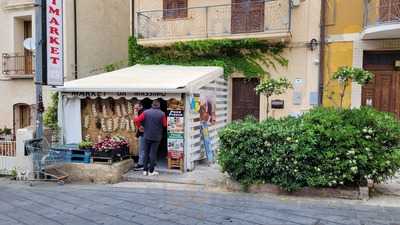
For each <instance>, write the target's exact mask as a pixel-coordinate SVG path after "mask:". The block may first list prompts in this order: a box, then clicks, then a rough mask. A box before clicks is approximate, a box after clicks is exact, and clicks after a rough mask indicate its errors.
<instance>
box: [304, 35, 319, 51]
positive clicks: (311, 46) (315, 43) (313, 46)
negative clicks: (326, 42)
mask: <svg viewBox="0 0 400 225" xmlns="http://www.w3.org/2000/svg"><path fill="white" fill-rule="evenodd" d="M318 44H319V43H318V40H317V39H315V38H313V39H311V41H310V42H309V43H307V46H308V48H309V49H310V50H311V51H314V50H315V49H317V48H318Z"/></svg>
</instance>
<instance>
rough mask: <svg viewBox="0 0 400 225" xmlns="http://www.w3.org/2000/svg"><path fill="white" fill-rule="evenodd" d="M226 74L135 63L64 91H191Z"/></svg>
mask: <svg viewBox="0 0 400 225" xmlns="http://www.w3.org/2000/svg"><path fill="white" fill-rule="evenodd" d="M221 75H223V68H221V67H204V66H200V67H198V66H170V65H136V66H132V67H129V68H125V69H121V70H117V71H113V72H109V73H103V74H99V75H94V76H90V77H87V78H83V79H79V80H74V81H69V82H65V84H64V86H61V87H58V88H57V90H58V91H61V92H67V93H68V92H69V93H71V92H108V93H110V92H114V93H121V92H126V93H134V92H138V93H139V92H141V93H144V92H146V93H149V92H152V93H154V92H155V93H190V92H193V91H195V90H196V89H197V88H200V87H201V85H202V84H204V83H207V82H210V81H212V80H214V79H215V78H216V77H219V76H221Z"/></svg>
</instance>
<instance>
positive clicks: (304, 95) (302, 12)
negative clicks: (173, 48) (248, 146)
mask: <svg viewBox="0 0 400 225" xmlns="http://www.w3.org/2000/svg"><path fill="white" fill-rule="evenodd" d="M162 2H163V1H162V0H152V1H148V0H136V1H135V7H136V11H150V10H161V9H162ZM300 2H301V4H300V6H298V7H294V8H293V9H292V18H291V22H292V27H291V37H290V38H289V40H288V48H287V49H286V50H285V52H284V56H285V57H286V58H287V59H288V60H289V66H288V67H287V68H278V69H277V70H274V69H272V68H268V70H269V71H271V74H272V76H273V77H287V78H288V79H289V80H291V81H292V82H294V81H295V80H296V79H297V80H300V81H302V83H301V85H298V86H297V87H298V88H297V89H296V90H290V91H288V92H287V94H286V95H283V96H274V97H273V98H272V99H284V100H285V109H283V110H273V112H272V114H273V115H274V116H276V117H279V116H283V115H288V114H297V113H301V112H304V111H307V110H309V109H310V108H311V107H312V105H311V104H310V94H311V93H312V92H314V93H315V94H316V95H317V96H318V82H319V49H318V48H317V49H315V50H314V51H311V50H310V49H309V48H308V47H307V46H306V44H307V43H309V42H310V40H311V39H313V38H315V39H317V40H319V37H320V26H319V25H320V11H321V5H320V1H318V0H302V1H300ZM230 3H231V0H218V1H215V0H214V1H213V0H188V4H189V5H188V6H189V7H198V6H212V5H220V4H230ZM268 4H271V3H268ZM271 13H272V12H269V13H268V12H266V17H268V16H270V17H271ZM274 13H276V12H274ZM272 17H273V18H272V20H274V19H275V20H282V18H284V17H280V16H279V15H274V14H272ZM182 21H183V22H182ZM136 22H137V21H136ZM174 23H178V24H183V25H184V20H179V19H178V20H176V21H174ZM135 28H136V29H137V23H136V26H135ZM194 30H196V26H194ZM281 40H282V39H281V38H276V39H275V41H281ZM161 41H162V40H161ZM234 76H236V77H237V76H240V75H239V74H235V75H234ZM294 91H299V92H301V104H300V105H294V104H293V92H294ZM230 92H231V93H230V96H232V90H230ZM266 106H267V103H266V98H265V97H261V101H260V111H261V112H260V115H261V118H262V119H263V118H265V116H266Z"/></svg>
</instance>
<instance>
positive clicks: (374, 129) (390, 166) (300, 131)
mask: <svg viewBox="0 0 400 225" xmlns="http://www.w3.org/2000/svg"><path fill="white" fill-rule="evenodd" d="M219 136H220V144H221V145H220V146H221V147H220V152H219V163H220V164H221V166H222V168H223V170H224V171H226V172H228V173H229V174H230V175H231V177H232V178H234V179H236V180H238V181H239V182H241V183H243V184H252V183H259V182H261V183H272V184H276V185H279V186H280V187H282V188H283V189H285V190H287V191H294V190H296V189H299V188H301V187H337V186H357V185H364V184H365V183H366V180H367V179H372V180H374V181H375V182H376V183H379V182H383V181H385V180H387V179H388V178H390V177H392V176H394V175H395V173H396V171H398V170H399V169H400V123H399V122H398V121H397V120H396V119H395V118H394V117H393V116H392V115H390V114H387V113H382V112H377V111H376V110H374V109H372V108H361V109H353V110H340V109H326V108H317V109H314V110H311V111H310V112H309V113H305V114H304V115H302V116H301V117H299V118H291V117H288V118H283V119H278V120H277V119H268V120H266V121H264V122H261V123H257V122H255V121H251V120H245V121H242V122H234V123H232V124H230V125H228V126H227V127H226V128H225V129H224V130H223V131H221V132H220V134H219Z"/></svg>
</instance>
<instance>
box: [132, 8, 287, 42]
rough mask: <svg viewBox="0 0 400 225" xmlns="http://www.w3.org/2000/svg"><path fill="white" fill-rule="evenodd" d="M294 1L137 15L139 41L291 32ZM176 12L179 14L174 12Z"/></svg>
mask: <svg viewBox="0 0 400 225" xmlns="http://www.w3.org/2000/svg"><path fill="white" fill-rule="evenodd" d="M290 2H291V1H290V0H260V1H259V2H254V1H251V2H250V1H249V2H245V3H236V4H226V5H213V6H204V7H193V8H184V9H173V10H152V11H141V12H137V30H136V36H137V38H138V39H139V40H169V39H196V38H209V37H225V36H233V35H243V34H266V35H267V34H276V33H283V32H284V33H287V32H289V31H290V19H291V3H290ZM174 11H175V12H174Z"/></svg>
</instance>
